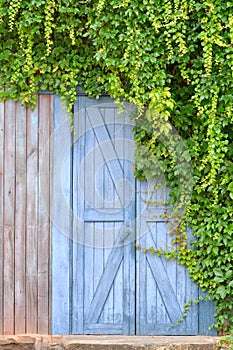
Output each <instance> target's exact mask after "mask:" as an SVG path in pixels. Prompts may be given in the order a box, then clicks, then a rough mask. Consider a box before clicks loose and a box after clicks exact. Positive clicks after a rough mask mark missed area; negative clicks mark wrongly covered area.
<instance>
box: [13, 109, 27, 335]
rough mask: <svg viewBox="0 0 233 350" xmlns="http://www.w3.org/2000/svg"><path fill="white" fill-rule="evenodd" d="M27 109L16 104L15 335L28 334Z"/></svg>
mask: <svg viewBox="0 0 233 350" xmlns="http://www.w3.org/2000/svg"><path fill="white" fill-rule="evenodd" d="M26 139H27V138H26V107H25V106H23V105H21V104H20V103H16V151H15V153H16V193H15V333H16V334H23V333H25V332H26V298H25V296H26V271H25V269H26V261H25V246H26V244H25V243H26V240H25V235H26Z"/></svg>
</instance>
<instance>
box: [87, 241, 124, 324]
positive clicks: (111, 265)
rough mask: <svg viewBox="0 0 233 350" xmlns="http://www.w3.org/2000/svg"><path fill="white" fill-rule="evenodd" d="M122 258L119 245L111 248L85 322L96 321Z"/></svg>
mask: <svg viewBox="0 0 233 350" xmlns="http://www.w3.org/2000/svg"><path fill="white" fill-rule="evenodd" d="M122 258H123V250H122V248H121V247H117V248H113V249H112V251H111V254H110V255H109V257H108V260H107V263H106V267H105V269H104V271H103V274H102V276H101V279H100V281H99V283H98V287H97V288H96V291H95V294H94V297H93V299H92V302H91V305H90V308H89V313H88V317H87V320H86V322H87V323H97V321H98V319H99V317H100V314H101V311H102V309H103V306H104V304H105V302H106V299H107V296H108V294H109V292H110V289H111V286H112V284H113V281H114V278H115V276H116V274H117V271H118V269H119V267H120V264H121V262H122Z"/></svg>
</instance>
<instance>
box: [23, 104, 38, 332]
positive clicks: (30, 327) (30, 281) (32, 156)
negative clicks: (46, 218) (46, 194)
mask: <svg viewBox="0 0 233 350" xmlns="http://www.w3.org/2000/svg"><path fill="white" fill-rule="evenodd" d="M37 218H38V106H37V107H36V108H35V110H34V111H30V110H29V109H27V208H26V227H27V230H26V332H27V333H37V330H38V328H37V317H38V313H37V306H38V305H37V299H38V271H37V267H38V263H37V247H38V222H37Z"/></svg>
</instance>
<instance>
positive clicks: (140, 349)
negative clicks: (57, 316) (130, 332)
mask: <svg viewBox="0 0 233 350" xmlns="http://www.w3.org/2000/svg"><path fill="white" fill-rule="evenodd" d="M218 340H219V338H218V337H203V336H189V337H184V336H169V337H156V336H145V337H144V336H143V337H142V336H133V337H128V336H91V335H90V336H89V335H88V336H87V335H77V336H76V335H67V336H62V335H53V336H47V335H35V334H30V335H17V336H16V335H13V336H10V335H9V336H6V335H5V336H0V349H2V350H4V349H7V350H8V349H9V350H167V349H168V350H216V349H219V348H218V347H217V342H218Z"/></svg>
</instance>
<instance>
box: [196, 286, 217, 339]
mask: <svg viewBox="0 0 233 350" xmlns="http://www.w3.org/2000/svg"><path fill="white" fill-rule="evenodd" d="M199 295H200V296H203V297H205V296H206V293H203V291H202V290H201V289H199ZM198 306H199V334H201V335H217V331H216V329H215V328H211V330H209V329H208V328H209V327H210V326H211V325H212V324H214V323H215V322H216V320H215V318H214V314H215V310H216V309H215V305H214V303H213V301H212V300H205V301H202V302H200V303H199V305H198Z"/></svg>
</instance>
